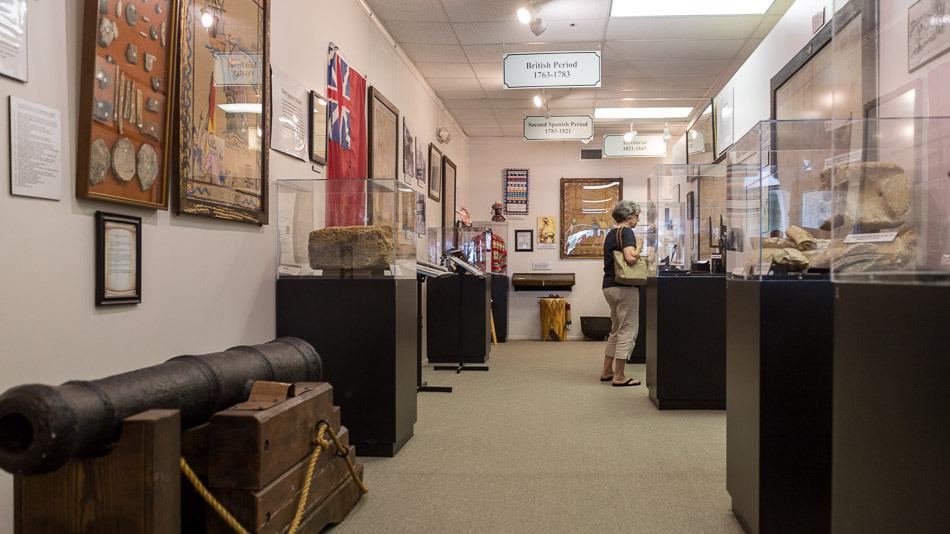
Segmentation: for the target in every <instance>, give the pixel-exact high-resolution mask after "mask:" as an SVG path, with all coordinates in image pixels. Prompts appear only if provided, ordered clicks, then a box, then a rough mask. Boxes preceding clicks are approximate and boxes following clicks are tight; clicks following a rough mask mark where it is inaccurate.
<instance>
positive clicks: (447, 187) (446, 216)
mask: <svg viewBox="0 0 950 534" xmlns="http://www.w3.org/2000/svg"><path fill="white" fill-rule="evenodd" d="M457 174H458V168H457V167H456V166H455V163H454V162H453V161H452V160H450V159H449V158H448V156H442V226H455V220H456V219H457V217H456V216H455V207H456V206H455V203H456V197H457V195H456V176H457Z"/></svg>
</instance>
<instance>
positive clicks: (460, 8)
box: [442, 0, 522, 22]
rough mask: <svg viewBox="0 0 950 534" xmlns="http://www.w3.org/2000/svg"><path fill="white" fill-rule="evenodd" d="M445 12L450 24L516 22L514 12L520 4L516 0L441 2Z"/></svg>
mask: <svg viewBox="0 0 950 534" xmlns="http://www.w3.org/2000/svg"><path fill="white" fill-rule="evenodd" d="M442 5H443V6H445V12H446V13H447V14H448V16H449V19H450V20H451V21H452V22H479V21H506V20H516V19H515V17H516V15H515V12H516V11H517V10H518V7H520V5H522V2H519V1H518V0H478V1H476V2H473V1H472V0H442Z"/></svg>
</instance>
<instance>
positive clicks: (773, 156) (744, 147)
mask: <svg viewBox="0 0 950 534" xmlns="http://www.w3.org/2000/svg"><path fill="white" fill-rule="evenodd" d="M840 133H841V132H839V131H837V130H836V129H835V128H834V127H833V123H832V122H831V121H823V120H802V121H797V120H795V121H763V122H760V123H758V124H757V125H756V126H755V127H753V128H752V129H751V130H750V131H749V132H748V133H747V134H745V135H744V136H743V137H742V138H741V139H739V140H738V141H736V142H735V143H734V145H733V146H732V147H731V148H730V149H729V150H728V157H727V162H728V163H727V167H726V217H725V218H724V221H725V235H724V236H723V246H724V247H725V249H726V256H727V259H726V264H727V266H728V269H729V273H730V274H731V275H733V276H737V277H743V278H745V277H761V276H770V275H778V276H781V275H787V274H798V273H822V274H827V273H828V271H829V269H830V267H831V256H830V250H829V247H830V244H831V217H832V215H833V214H832V204H833V202H832V198H833V193H832V190H831V180H830V178H829V174H830V169H831V168H832V167H833V166H834V160H833V158H832V135H839V134H840Z"/></svg>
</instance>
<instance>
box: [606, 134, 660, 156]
mask: <svg viewBox="0 0 950 534" xmlns="http://www.w3.org/2000/svg"><path fill="white" fill-rule="evenodd" d="M665 156H666V141H664V140H663V136H662V135H638V136H636V137H634V138H633V140H632V141H630V142H629V143H627V142H625V141H624V140H623V135H622V134H610V135H605V136H604V157H605V158H662V157H665Z"/></svg>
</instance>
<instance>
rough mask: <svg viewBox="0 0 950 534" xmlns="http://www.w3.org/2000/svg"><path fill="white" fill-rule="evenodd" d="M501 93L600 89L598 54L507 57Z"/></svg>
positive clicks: (579, 53)
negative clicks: (559, 89) (577, 88)
mask: <svg viewBox="0 0 950 534" xmlns="http://www.w3.org/2000/svg"><path fill="white" fill-rule="evenodd" d="M502 61H503V63H504V66H505V69H504V76H505V84H504V87H505V89H541V88H545V87H562V88H563V87H600V52H598V51H591V52H538V53H509V54H505V55H504V56H502Z"/></svg>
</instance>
